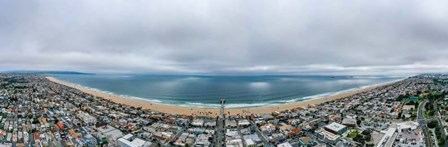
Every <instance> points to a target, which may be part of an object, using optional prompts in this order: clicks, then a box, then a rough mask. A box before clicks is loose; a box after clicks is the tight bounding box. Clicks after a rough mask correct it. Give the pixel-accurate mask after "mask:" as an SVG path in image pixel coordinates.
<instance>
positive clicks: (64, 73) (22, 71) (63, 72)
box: [0, 70, 94, 75]
mask: <svg viewBox="0 0 448 147" xmlns="http://www.w3.org/2000/svg"><path fill="white" fill-rule="evenodd" d="M0 73H18V74H52V75H94V73H85V72H77V71H29V70H16V71H4V72H0Z"/></svg>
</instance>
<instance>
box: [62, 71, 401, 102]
mask: <svg viewBox="0 0 448 147" xmlns="http://www.w3.org/2000/svg"><path fill="white" fill-rule="evenodd" d="M404 79H406V78H401V79H397V80H393V81H388V82H383V83H376V84H371V85H364V86H360V87H356V88H351V89H346V90H341V91H336V92H327V93H321V94H316V95H310V96H305V97H295V98H294V97H291V99H282V100H273V101H267V102H258V103H239V104H235V103H229V104H226V105H225V107H226V108H251V107H262V106H276V105H282V104H287V103H294V102H300V101H307V100H313V99H320V98H325V97H330V96H336V95H339V94H343V93H348V92H353V91H357V90H361V89H366V88H370V87H377V86H380V85H385V84H390V83H394V82H398V81H401V80H404ZM58 80H59V81H62V82H64V83H68V84H70V85H73V86H75V87H80V88H84V89H90V90H93V91H96V92H100V93H105V94H108V95H114V96H118V97H123V98H129V99H138V100H143V101H147V102H150V103H155V104H162V105H172V106H183V107H193V108H219V107H221V105H220V104H210V103H199V102H185V101H174V100H161V99H156V98H143V97H136V96H130V95H123V94H117V93H114V92H111V91H106V90H100V89H97V88H93V87H88V86H85V85H81V84H76V83H71V82H67V81H63V80H60V79H58Z"/></svg>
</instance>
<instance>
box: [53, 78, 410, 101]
mask: <svg viewBox="0 0 448 147" xmlns="http://www.w3.org/2000/svg"><path fill="white" fill-rule="evenodd" d="M52 76H54V77H56V78H58V79H60V80H63V81H66V82H70V83H74V84H78V85H81V86H84V87H88V88H92V89H96V90H100V91H103V92H108V93H111V94H115V95H121V96H126V97H130V98H139V99H145V100H148V101H152V102H156V103H162V104H172V105H182V106H190V107H219V100H220V99H221V98H224V99H226V102H227V105H226V107H256V106H266V105H275V104H284V103H290V102H296V101H302V100H306V99H313V98H319V97H323V96H329V95H334V94H336V93H339V92H344V91H351V90H356V89H359V88H362V87H365V86H370V85H376V84H381V83H385V82H390V81H394V80H398V79H400V78H402V77H390V76H189V75H188V76H187V75H180V76H179V75H164V76H160V75H103V74H97V75H52Z"/></svg>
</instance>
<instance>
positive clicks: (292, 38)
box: [0, 0, 448, 74]
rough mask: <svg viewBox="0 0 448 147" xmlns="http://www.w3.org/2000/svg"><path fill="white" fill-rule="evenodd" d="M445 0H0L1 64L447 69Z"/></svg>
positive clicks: (94, 68) (273, 70)
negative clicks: (337, 0)
mask: <svg viewBox="0 0 448 147" xmlns="http://www.w3.org/2000/svg"><path fill="white" fill-rule="evenodd" d="M447 26H448V1H442V0H441V1H431V0H424V1H422V0H393V1H391V0H384V1H383V0H371V1H364V0H357V1H339V2H336V1H329V0H322V1H320V0H309V1H304V0H269V1H262V0H253V1H252V0H238V1H233V0H178V1H173V0H160V1H158V0H156V1H153V0H122V1H121V0H38V1H29V0H23V1H21V0H0V70H68V71H83V72H138V73H142V72H143V73H175V74H177V73H180V74H183V73H185V74H240V73H249V74H253V73H258V74H413V73H423V72H447V71H448V27H447Z"/></svg>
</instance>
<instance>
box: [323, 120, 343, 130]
mask: <svg viewBox="0 0 448 147" xmlns="http://www.w3.org/2000/svg"><path fill="white" fill-rule="evenodd" d="M325 127H326V128H327V129H330V130H333V131H335V132H338V131H340V130H342V129H344V128H346V127H347V126H345V125H342V124H339V123H336V122H332V123H331V124H329V125H327V126H325Z"/></svg>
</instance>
